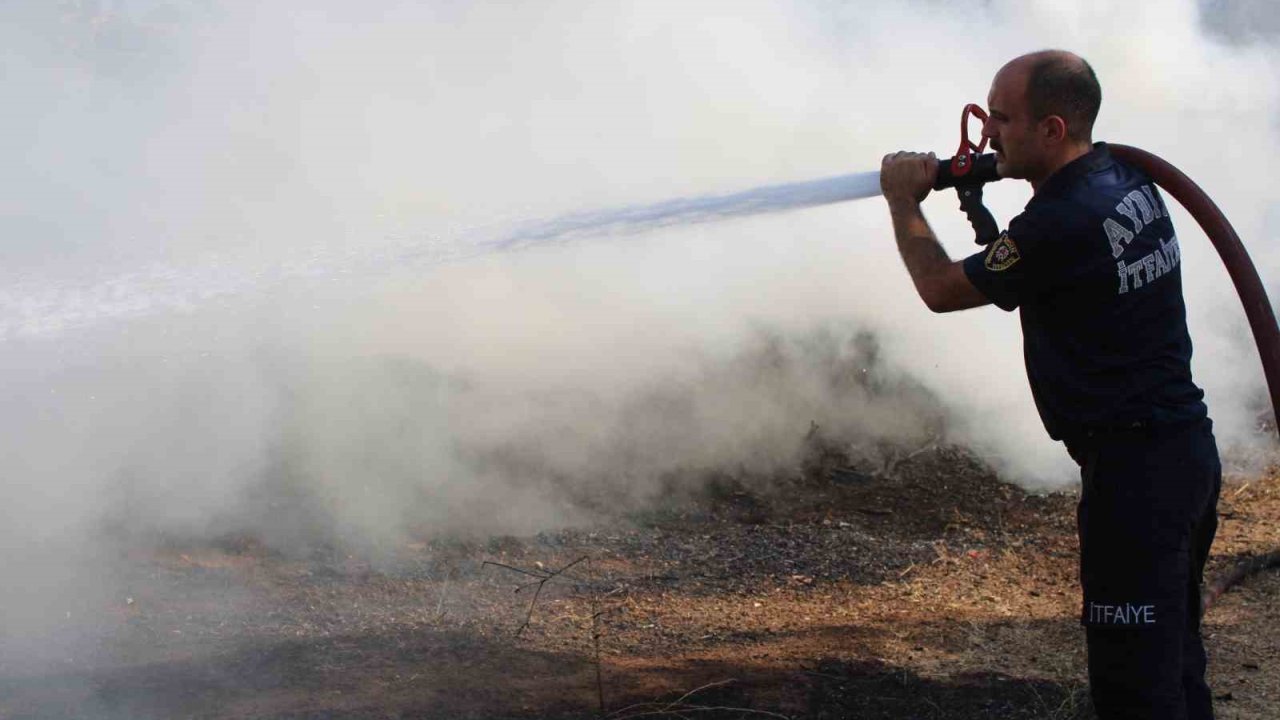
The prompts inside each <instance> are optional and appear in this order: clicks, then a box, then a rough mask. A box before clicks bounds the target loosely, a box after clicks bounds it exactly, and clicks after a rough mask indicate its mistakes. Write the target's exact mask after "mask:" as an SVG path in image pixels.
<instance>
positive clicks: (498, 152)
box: [0, 0, 1280, 655]
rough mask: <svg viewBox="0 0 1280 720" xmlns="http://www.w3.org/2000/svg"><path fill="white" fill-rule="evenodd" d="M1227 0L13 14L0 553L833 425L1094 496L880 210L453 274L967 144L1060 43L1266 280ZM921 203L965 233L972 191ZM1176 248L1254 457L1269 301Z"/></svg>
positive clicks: (501, 485) (555, 507)
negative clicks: (1019, 74)
mask: <svg viewBox="0 0 1280 720" xmlns="http://www.w3.org/2000/svg"><path fill="white" fill-rule="evenodd" d="M1213 7H1214V6H1213V5H1212V4H1206V5H1205V8H1209V10H1202V8H1200V7H1199V6H1197V5H1196V4H1195V3H1193V2H1191V0H1183V1H1181V2H1172V1H1171V2H1166V3H1159V4H1146V5H1142V4H1138V5H1135V6H1133V7H1129V8H1126V10H1125V15H1124V16H1123V17H1118V16H1117V15H1116V13H1115V12H1114V11H1113V10H1112V9H1111V6H1110V5H1108V4H1105V3H1102V2H1085V3H1076V4H1074V5H1070V6H1068V5H1064V4H1062V3H1056V2H1047V1H1046V2H1038V1H1037V2H1026V1H1025V0H1019V1H1016V2H1015V1H1013V0H1010V1H1008V2H1003V1H997V2H990V3H984V4H982V5H980V6H975V5H973V4H968V5H957V4H954V3H940V2H931V1H924V0H920V1H918V2H911V3H898V4H888V3H869V2H868V3H854V4H848V3H832V2H822V1H820V0H813V1H811V2H805V3H799V4H797V3H788V2H770V1H766V0H745V1H744V0H737V1H735V2H733V3H698V4H688V3H660V2H644V3H638V2H637V3H628V2H593V3H586V2H540V3H533V4H523V5H521V4H516V5H511V4H492V3H490V4H484V3H481V4H474V3H461V2H450V1H441V2H435V3H420V2H407V1H404V2H399V1H396V0H384V1H381V2H369V3H361V4H358V5H357V4H351V3H341V2H305V3H304V2H293V3H283V2H282V3H269V4H235V3H228V4H226V5H225V6H223V7H220V8H216V9H209V8H207V7H204V6H202V5H200V4H197V3H187V2H178V1H177V0H174V1H172V2H164V1H163V0H145V1H144V0H135V1H133V2H123V1H119V2H106V1H105V0H103V1H102V2H87V1H86V2H76V3H61V4H44V3H28V4H22V5H20V4H16V3H14V4H8V5H6V6H5V7H4V9H3V10H2V11H0V12H3V14H4V17H3V22H2V23H0V41H2V42H0V47H3V48H4V49H3V52H4V59H5V66H6V72H5V74H4V78H3V81H2V82H3V88H4V95H5V97H6V111H5V113H0V130H3V132H0V150H3V155H4V157H5V158H6V161H5V163H4V164H3V165H0V189H2V190H3V192H2V193H0V203H2V205H0V207H3V208H4V211H3V214H2V216H0V230H2V231H3V238H4V240H3V245H0V264H2V265H3V267H2V268H0V280H3V284H0V369H2V370H3V378H4V379H3V381H2V384H0V431H2V432H0V477H3V479H4V480H3V482H4V487H5V496H6V497H5V502H4V503H3V504H0V561H3V562H6V563H14V562H16V560H9V558H16V557H19V556H23V557H28V558H30V557H38V558H42V559H43V558H49V557H52V558H54V559H55V561H56V559H57V558H63V559H64V560H67V561H70V560H74V559H78V558H82V557H83V556H84V554H83V553H76V552H70V551H67V552H64V550H66V549H67V548H83V547H86V546H88V545H90V544H96V543H97V541H98V539H99V538H101V537H103V535H104V533H105V534H112V533H115V534H121V533H123V534H125V535H132V534H143V535H146V534H148V533H155V532H162V533H170V532H182V533H190V532H195V533H197V534H206V533H218V532H228V531H248V532H254V533H256V534H258V535H261V536H264V537H266V538H268V540H270V541H273V542H279V543H281V544H284V545H287V544H288V543H290V542H292V541H293V540H295V539H307V538H313V537H316V536H317V534H321V535H325V536H334V537H338V538H341V539H345V540H348V541H352V542H359V543H371V544H379V543H388V542H395V541H396V540H397V539H398V538H400V537H402V536H403V533H405V532H408V531H427V532H503V531H525V530H531V529H536V528H541V527H548V526H553V525H556V524H560V523H564V522H572V521H575V520H578V519H581V518H584V517H587V516H588V515H589V508H590V507H592V504H593V502H602V501H603V500H602V498H603V499H605V500H608V501H609V502H611V503H612V502H614V501H618V500H623V501H639V502H643V501H645V500H647V499H649V498H651V497H652V496H653V495H655V494H656V493H659V492H661V491H662V490H663V488H665V487H669V485H670V483H671V482H673V478H678V477H680V476H682V475H684V474H690V475H696V474H697V473H698V472H699V471H705V470H723V469H730V470H736V469H745V470H748V471H752V472H758V473H766V474H767V473H770V472H777V471H788V469H789V468H792V467H794V464H795V462H796V461H797V460H798V458H799V456H800V453H801V451H802V443H803V437H804V434H805V432H806V431H807V430H808V428H809V427H810V424H811V423H813V422H816V423H818V424H819V426H821V427H822V428H823V429H824V431H827V432H830V433H832V434H833V435H834V436H836V437H839V438H845V439H850V441H865V442H874V441H880V440H887V441H896V442H900V443H905V444H908V445H919V444H922V443H924V442H927V441H929V440H930V439H931V438H933V437H935V436H936V435H937V434H938V433H941V432H946V433H947V435H946V437H947V439H949V440H952V441H956V442H961V443H964V444H967V445H970V446H972V447H974V448H975V449H977V450H978V451H980V452H981V453H982V454H983V455H984V457H986V458H987V459H988V460H989V461H990V462H992V463H993V464H994V465H995V466H997V467H998V468H1000V469H1001V470H1002V472H1004V473H1005V474H1006V475H1007V476H1008V477H1010V478H1013V479H1016V480H1018V481H1020V482H1023V483H1025V484H1027V485H1029V486H1040V487H1043V486H1055V485H1061V484H1063V483H1065V482H1068V481H1070V479H1071V478H1072V476H1073V469H1072V466H1071V464H1070V461H1069V460H1068V459H1067V458H1066V455H1065V453H1064V452H1063V451H1062V450H1061V448H1060V447H1059V446H1057V445H1055V444H1053V443H1050V442H1049V441H1048V440H1047V439H1046V438H1045V437H1044V435H1043V431H1042V429H1041V427H1040V423H1039V420H1038V418H1037V417H1036V415H1035V411H1034V408H1033V406H1032V403H1031V400H1030V397H1029V394H1028V392H1027V388H1026V379H1025V374H1024V371H1023V367H1022V361H1021V351H1020V345H1019V340H1020V338H1019V330H1018V327H1017V319H1016V317H1015V316H1012V315H1008V314H1005V313H1002V312H1000V311H998V310H994V309H985V310H978V311H970V312H966V313H962V314H960V315H957V316H946V317H940V316H933V315H931V314H929V313H928V312H927V311H926V310H925V309H924V307H923V305H922V304H921V303H920V302H919V300H918V299H917V298H916V296H915V294H914V291H913V290H912V287H911V284H910V282H909V280H908V279H907V276H906V273H905V271H904V270H903V269H902V268H901V265H900V262H899V260H898V258H897V255H896V251H895V249H894V246H893V243H892V237H891V232H890V228H889V224H888V216H887V213H886V212H885V210H884V207H883V204H882V202H880V201H879V200H868V201H862V202H859V203H851V204H848V205H843V206H834V207H827V208H822V209H816V210H811V211H805V212H800V213H793V214H787V215H782V216H769V217H762V218H755V219H749V220H740V221H733V222H727V223H724V224H720V225H701V226H696V227H689V228H683V229H681V228H676V229H669V230H665V231H662V232H660V233H657V234H654V235H651V236H642V237H635V236H632V237H600V238H594V239H592V238H585V239H580V240H578V241H576V242H575V243H573V244H569V245H563V246H554V247H546V248H534V249H528V250H525V251H522V252H520V253H513V254H501V255H494V256H488V257H478V258H471V259H463V260H457V261H455V262H449V263H439V262H434V260H435V259H438V258H441V257H452V256H456V255H458V254H459V248H462V249H464V250H465V247H466V243H467V241H468V238H474V237H481V236H484V235H485V233H488V232H490V231H492V230H493V229H494V228H502V227H504V226H505V225H506V224H507V223H510V222H513V221H516V220H520V219H525V218H530V217H542V216H551V215H555V214H557V213H559V212H563V211H570V210H576V209H583V208H598V207H608V206H612V205H618V204H632V203H639V202H646V201H656V200H662V199H666V198H669V197H674V196H680V195H687V194H694V193H708V192H725V191H733V190H738V189H742V188H746V187H751V186H754V185H760V184H767V183H774V182H786V181H796V180H805V179H810V178H816V177H822V176H827V175H833V174H838V173H845V172H852V171H858V170H873V169H875V168H876V167H877V166H878V163H879V159H880V157H881V156H882V155H883V154H884V153H886V152H889V151H892V150H896V149H901V148H911V149H922V150H935V151H937V152H939V153H946V152H949V151H951V149H952V148H953V145H954V143H955V141H956V138H955V125H956V118H957V116H958V114H959V111H960V108H961V107H962V105H963V104H964V103H966V102H970V101H978V102H984V101H985V97H986V92H987V88H988V85H989V82H990V78H991V76H992V75H993V74H994V72H995V71H996V69H998V68H999V66H1000V65H1001V64H1002V63H1003V62H1005V61H1006V60H1008V59H1009V58H1011V57H1013V56H1015V55H1017V54H1020V53H1022V52H1026V51H1029V50H1034V49H1039V48H1044V47H1064V48H1069V49H1072V50H1076V51H1078V52H1080V53H1081V54H1083V55H1084V56H1085V57H1086V58H1088V59H1089V60H1090V61H1091V62H1092V63H1093V65H1094V67H1095V68H1096V70H1097V72H1098V74H1099V76H1100V78H1101V80H1102V83H1103V91H1104V101H1103V110H1102V115H1101V117H1100V119H1099V125H1098V128H1097V133H1096V134H1097V137H1098V138H1099V139H1104V140H1110V141H1115V142H1123V143H1127V144H1133V145H1138V146H1140V147H1143V148H1146V149H1149V150H1151V151H1153V152H1155V153H1157V154H1159V155H1162V156H1164V157H1166V158H1167V159H1169V160H1170V161H1172V162H1173V163H1175V164H1177V165H1178V166H1180V167H1181V168H1182V169H1184V170H1185V171H1187V172H1188V173H1189V174H1190V175H1191V176H1192V177H1193V178H1195V179H1196V180H1197V181H1198V182H1199V183H1200V184H1201V185H1202V186H1203V187H1204V188H1206V189H1207V190H1208V191H1209V192H1210V193H1211V194H1212V195H1213V196H1214V197H1215V199H1216V200H1217V201H1218V202H1219V203H1220V204H1221V205H1222V207H1223V209H1224V210H1225V211H1226V213H1227V215H1228V216H1229V217H1231V218H1232V220H1233V221H1234V222H1235V223H1236V225H1237V228H1238V229H1239V230H1240V232H1241V234H1242V235H1243V236H1244V238H1245V240H1246V243H1247V244H1248V246H1249V248H1250V249H1251V250H1252V251H1253V252H1254V253H1255V259H1256V260H1257V261H1258V264H1259V266H1260V269H1261V270H1262V271H1263V273H1264V280H1266V281H1268V282H1270V281H1271V279H1272V278H1273V277H1274V276H1275V273H1276V272H1277V271H1280V268H1278V267H1277V262H1278V261H1277V257H1278V256H1277V254H1275V253H1272V252H1269V251H1268V248H1269V247H1270V246H1271V245H1272V244H1273V243H1272V240H1273V239H1274V235H1275V227H1276V217H1277V215H1276V207H1275V203H1274V202H1273V200H1272V199H1271V195H1272V192H1271V189H1272V188H1273V187H1275V184H1276V180H1277V178H1276V177H1275V175H1276V172H1277V171H1276V169H1275V163H1273V162H1270V161H1269V158H1273V157H1276V150H1277V137H1276V127H1275V122H1274V118H1275V117H1276V111H1277V109H1278V108H1277V104H1278V103H1277V99H1278V98H1277V87H1276V80H1275V78H1276V77H1278V76H1280V75H1278V74H1277V64H1278V63H1277V55H1276V52H1275V49H1274V47H1273V44H1272V43H1271V41H1270V40H1269V39H1268V37H1266V36H1265V34H1264V35H1263V36H1261V37H1260V36H1258V35H1257V33H1256V32H1253V33H1251V32H1245V31H1243V30H1241V28H1242V27H1243V26H1242V25H1240V24H1239V23H1233V21H1231V20H1230V17H1231V16H1227V15H1223V14H1213V15H1211V16H1210V17H1212V18H1213V22H1210V23H1208V24H1206V22H1205V18H1204V15H1203V13H1204V12H1225V11H1214V10H1213V9H1212V8H1213ZM1232 7H1233V8H1239V7H1245V6H1244V5H1239V4H1233V5H1232ZM1235 12H1238V13H1240V14H1242V16H1244V15H1245V14H1246V11H1235ZM1224 18H1227V19H1224ZM1206 28H1207V29H1206ZM1028 195H1029V190H1028V189H1027V187H1026V186H1025V185H1019V184H1013V183H1004V184H1000V185H997V186H993V187H992V188H991V189H990V190H989V192H988V198H989V205H990V206H991V207H992V209H993V211H994V212H995V213H996V214H997V216H998V217H1000V218H1002V219H1003V220H1007V219H1008V218H1009V217H1011V216H1012V215H1013V214H1015V213H1016V212H1017V211H1018V210H1019V209H1020V207H1021V205H1022V204H1023V203H1024V202H1025V201H1026V199H1027V197H1028ZM926 211H927V213H928V215H929V217H930V218H931V220H932V221H933V223H934V226H935V229H937V230H938V231H939V234H940V235H941V237H942V238H943V241H944V243H945V244H946V245H947V246H948V248H949V249H950V251H951V252H952V254H953V256H955V257H959V256H961V255H964V254H967V253H968V252H970V251H971V250H973V249H974V246H973V245H972V244H971V243H970V241H969V237H970V235H971V233H970V231H969V229H968V227H967V225H966V224H965V223H964V220H963V218H962V217H961V216H960V214H959V213H958V211H957V210H956V209H955V200H954V197H953V196H951V195H949V194H945V195H943V196H940V197H935V198H934V199H931V200H930V201H929V202H928V205H927V208H926ZM1175 222H1176V223H1177V225H1178V227H1179V229H1180V235H1181V236H1182V239H1183V242H1182V245H1183V247H1184V257H1185V265H1184V272H1185V273H1186V274H1187V278H1188V282H1187V295H1188V303H1189V306H1190V308H1191V313H1192V332H1193V337H1194V339H1195V341H1196V344H1197V355H1196V359H1195V371H1196V373H1197V378H1198V379H1199V380H1200V381H1201V382H1202V384H1203V385H1204V386H1205V387H1206V388H1207V390H1208V393H1209V398H1208V399H1209V403H1210V408H1211V412H1212V414H1213V416H1214V417H1215V419H1216V420H1217V421H1218V423H1219V428H1220V437H1222V438H1223V440H1224V444H1233V445H1238V444H1247V443H1251V442H1254V435H1253V425H1254V424H1255V420H1256V416H1257V413H1258V410H1259V409H1260V408H1259V406H1258V405H1257V398H1259V397H1260V393H1261V371H1260V368H1259V365H1258V362H1257V360H1256V359H1255V358H1256V354H1255V353H1254V351H1253V349H1252V344H1251V340H1250V339H1249V337H1248V335H1247V331H1246V330H1245V328H1244V324H1243V319H1242V315H1241V313H1240V309H1239V304H1238V301H1237V300H1236V299H1235V295H1234V291H1233V290H1232V289H1231V287H1230V285H1229V281H1228V279H1227V277H1226V274H1225V272H1223V271H1222V269H1221V265H1220V263H1219V262H1218V261H1217V259H1216V258H1215V257H1214V256H1213V254H1212V251H1211V250H1210V249H1209V246H1208V243H1207V241H1205V239H1204V238H1203V237H1202V236H1201V235H1200V233H1199V232H1198V230H1197V229H1195V228H1194V227H1193V223H1192V222H1191V220H1190V219H1189V218H1188V217H1186V216H1185V215H1175ZM461 254H464V255H465V252H463V253H461ZM1273 290H1280V289H1276V288H1274V286H1273ZM864 370H865V371H866V372H865V373H864V372H863V371H864ZM95 546H96V545H95ZM51 548H52V549H51ZM55 550H56V551H55ZM95 562H96V561H95ZM10 566H11V567H17V565H13V564H10ZM23 567H46V568H47V567H50V564H49V562H45V561H43V560H42V561H41V562H31V563H24V564H23ZM47 572H48V574H49V575H50V577H55V576H56V578H61V580H65V579H66V578H65V577H63V575H64V574H60V573H54V572H52V571H47ZM26 577H30V578H32V581H31V582H29V583H14V584H10V586H9V588H10V589H8V590H3V591H0V608H5V609H6V610H7V611H10V612H12V613H20V612H21V613H25V614H28V615H38V614H39V613H38V612H36V610H37V609H38V610H40V611H44V610H49V609H50V608H51V607H53V605H56V603H54V604H52V605H51V604H50V603H49V602H48V597H49V594H48V588H49V587H64V586H65V583H64V584H62V585H60V584H59V583H60V582H61V580H59V581H58V582H54V580H49V581H48V582H44V581H41V582H36V581H35V576H34V575H30V576H26ZM56 578H55V579H56ZM95 582H96V580H95ZM53 610H54V611H56V612H58V613H60V612H61V609H60V608H56V607H53ZM59 617H61V615H59ZM0 655H3V653H0Z"/></svg>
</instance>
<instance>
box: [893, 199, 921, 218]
mask: <svg viewBox="0 0 1280 720" xmlns="http://www.w3.org/2000/svg"><path fill="white" fill-rule="evenodd" d="M885 200H886V201H888V203H889V212H891V213H893V214H895V215H896V214H898V213H910V212H918V211H919V210H920V202H919V201H918V200H916V199H915V198H912V197H886V198H885Z"/></svg>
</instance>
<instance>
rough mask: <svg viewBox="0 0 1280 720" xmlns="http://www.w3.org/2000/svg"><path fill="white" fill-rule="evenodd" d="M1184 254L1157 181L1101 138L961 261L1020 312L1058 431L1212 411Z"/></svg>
mask: <svg viewBox="0 0 1280 720" xmlns="http://www.w3.org/2000/svg"><path fill="white" fill-rule="evenodd" d="M1181 260H1182V257H1181V253H1180V252H1179V246H1178V238H1177V236H1176V235H1174V232H1173V223H1172V222H1171V221H1170V219H1169V213H1168V210H1167V208H1166V206H1165V204H1164V200H1163V198H1162V197H1161V196H1160V193H1159V191H1158V190H1157V189H1156V185H1155V183H1154V182H1152V180H1151V179H1150V178H1149V177H1147V176H1146V175H1145V174H1143V173H1142V172H1140V171H1139V170H1138V169H1137V168H1134V167H1132V166H1130V165H1127V164H1124V163H1122V162H1120V161H1118V160H1116V159H1115V158H1113V157H1112V156H1111V153H1110V152H1109V151H1108V150H1107V147H1106V145H1105V144H1104V143H1098V144H1097V145H1095V146H1094V149H1093V150H1092V151H1091V152H1090V153H1088V154H1087V155H1084V156H1083V157H1080V158H1078V159H1076V160H1074V161H1073V162H1071V163H1069V164H1067V165H1065V166H1064V167H1062V168H1061V169H1059V170H1058V171H1057V172H1056V173H1054V174H1053V175H1052V176H1051V177H1049V178H1048V180H1046V181H1045V183H1044V184H1043V185H1041V186H1040V188H1039V190H1038V191H1037V192H1036V194H1035V196H1034V197H1032V198H1031V201H1030V202H1029V203H1027V206H1026V209H1025V210H1024V211H1023V213H1022V214H1021V215H1019V216H1017V217H1016V218H1014V219H1013V220H1012V221H1011V222H1010V223H1009V229H1008V230H1007V231H1006V232H1005V233H1004V234H1003V235H1001V237H1000V239H999V240H997V241H996V242H994V243H992V244H991V246H989V247H988V248H987V249H986V250H984V251H982V252H979V253H977V254H975V255H973V256H971V257H968V258H966V259H965V261H964V270H965V274H966V275H967V276H968V277H969V280H970V281H972V282H973V284H974V285H975V286H976V287H977V288H978V289H979V290H980V291H981V292H982V293H983V294H984V295H986V296H987V298H989V299H990V300H991V301H992V302H993V303H995V304H996V305H997V306H999V307H1001V308H1003V309H1004V310H1013V309H1014V308H1019V309H1020V311H1021V317H1022V335H1023V354H1024V356H1025V359H1026V364H1027V377H1028V379H1029V380H1030V381H1031V392H1032V395H1033V396H1034V397H1035V401H1036V407H1037V408H1038V409H1039V411H1040V417H1041V419H1042V420H1043V421H1044V425H1045V429H1046V430H1048V431H1049V436H1050V437H1052V438H1054V439H1055V440H1072V439H1076V438H1079V437H1082V436H1084V435H1085V434H1086V433H1088V432H1090V431H1103V432H1105V431H1107V430H1112V429H1118V428H1124V427H1131V426H1133V425H1135V424H1157V425H1158V424H1165V423H1176V422H1183V421H1191V420H1196V419H1199V418H1203V417H1205V415H1206V414H1207V411H1206V408H1205V405H1204V401H1203V397H1204V393H1203V392H1201V390H1200V388H1199V387H1197V386H1196V384H1195V383H1194V382H1193V381H1192V379H1191V337H1190V335H1189V334H1188V333H1187V321H1186V306H1185V305H1184V304H1183V300H1182V275H1181V272H1180V267H1181V264H1182V263H1181Z"/></svg>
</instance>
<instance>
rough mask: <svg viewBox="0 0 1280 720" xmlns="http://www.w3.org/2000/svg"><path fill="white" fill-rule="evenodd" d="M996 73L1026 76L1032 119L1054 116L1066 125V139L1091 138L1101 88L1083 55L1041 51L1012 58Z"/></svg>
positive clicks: (1100, 99)
mask: <svg viewBox="0 0 1280 720" xmlns="http://www.w3.org/2000/svg"><path fill="white" fill-rule="evenodd" d="M1000 72H1001V73H1002V74H1003V73H1006V72H1008V73H1011V74H1017V75H1020V76H1022V77H1025V78H1026V84H1025V85H1024V87H1025V88H1026V96H1025V97H1026V107H1027V111H1028V112H1029V113H1030V115H1031V118H1032V119H1033V120H1035V121H1040V120H1043V119H1045V118H1047V117H1049V116H1050V115H1057V116H1058V117H1060V118H1062V119H1063V121H1064V122H1066V124H1067V137H1068V138H1070V139H1071V140H1073V141H1076V142H1088V141H1090V140H1091V138H1092V135H1093V122H1094V120H1096V119H1097V118H1098V108H1099V107H1100V106H1101V105H1102V87H1101V86H1100V85H1099V84H1098V76H1097V75H1095V74H1094V72H1093V68H1092V67H1090V66H1089V63H1087V62H1085V60H1084V58H1082V57H1080V56H1079V55H1076V54H1075V53H1071V52H1067V51H1066V50H1041V51H1039V52H1034V53H1029V54H1027V55H1023V56H1021V57H1017V58H1014V59H1013V60H1011V61H1010V62H1009V63H1008V64H1007V65H1005V66H1004V67H1003V68H1002V69H1001V70H1000Z"/></svg>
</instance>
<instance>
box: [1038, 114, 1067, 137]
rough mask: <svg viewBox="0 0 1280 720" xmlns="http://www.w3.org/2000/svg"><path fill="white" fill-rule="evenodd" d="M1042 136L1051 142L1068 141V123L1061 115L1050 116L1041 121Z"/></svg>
mask: <svg viewBox="0 0 1280 720" xmlns="http://www.w3.org/2000/svg"><path fill="white" fill-rule="evenodd" d="M1040 135H1041V137H1043V138H1044V139H1045V140H1048V141H1050V142H1062V141H1064V140H1066V139H1067V121H1066V120H1063V119H1062V117H1061V116H1059V115H1050V116H1049V117H1047V118H1045V119H1043V120H1041V121H1040Z"/></svg>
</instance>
